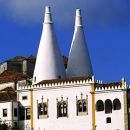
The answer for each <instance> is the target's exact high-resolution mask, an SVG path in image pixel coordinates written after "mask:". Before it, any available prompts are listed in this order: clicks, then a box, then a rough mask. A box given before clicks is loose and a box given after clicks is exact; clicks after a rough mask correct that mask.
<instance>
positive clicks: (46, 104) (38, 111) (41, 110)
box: [37, 96, 49, 119]
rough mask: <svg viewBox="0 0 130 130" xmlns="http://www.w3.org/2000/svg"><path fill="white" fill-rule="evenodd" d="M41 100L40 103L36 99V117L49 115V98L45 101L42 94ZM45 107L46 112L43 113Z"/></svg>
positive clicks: (40, 117) (41, 117)
mask: <svg viewBox="0 0 130 130" xmlns="http://www.w3.org/2000/svg"><path fill="white" fill-rule="evenodd" d="M41 100H42V101H41V102H40V103H39V102H38V100H37V118H38V119H43V118H48V117H49V114H48V102H49V99H47V101H46V102H45V101H44V98H43V96H42V98H41ZM39 106H40V108H39ZM45 109H46V113H45ZM40 112H42V113H41V114H40Z"/></svg>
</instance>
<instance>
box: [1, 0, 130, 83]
mask: <svg viewBox="0 0 130 130" xmlns="http://www.w3.org/2000/svg"><path fill="white" fill-rule="evenodd" d="M46 5H47V6H51V9H52V14H53V21H54V28H55V32H56V36H57V39H58V43H59V47H60V50H61V52H62V54H63V55H66V56H68V55H69V49H70V45H71V41H72V37H73V32H74V18H75V10H76V9H77V8H80V9H81V10H82V16H83V25H84V31H85V36H86V41H87V46H88V49H89V53H90V57H91V62H92V66H93V71H94V75H95V77H96V79H98V80H103V81H105V82H116V81H121V78H122V77H125V79H126V81H127V83H128V84H130V0H28V1H27V0H0V45H1V46H0V62H3V61H5V60H7V59H10V58H13V57H15V56H18V55H22V56H26V57H28V56H29V55H31V54H33V55H36V54H37V49H38V45H39V41H40V37H41V32H42V23H43V19H44V8H45V6H46ZM77 57H78V56H77Z"/></svg>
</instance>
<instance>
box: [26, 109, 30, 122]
mask: <svg viewBox="0 0 130 130" xmlns="http://www.w3.org/2000/svg"><path fill="white" fill-rule="evenodd" d="M29 119H30V108H26V120H29Z"/></svg>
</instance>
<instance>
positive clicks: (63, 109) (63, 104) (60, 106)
mask: <svg viewBox="0 0 130 130" xmlns="http://www.w3.org/2000/svg"><path fill="white" fill-rule="evenodd" d="M67 109H68V105H67V101H60V102H58V103H57V117H67V113H68V110H67Z"/></svg>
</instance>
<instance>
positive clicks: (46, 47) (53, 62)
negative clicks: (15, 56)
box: [33, 6, 66, 84]
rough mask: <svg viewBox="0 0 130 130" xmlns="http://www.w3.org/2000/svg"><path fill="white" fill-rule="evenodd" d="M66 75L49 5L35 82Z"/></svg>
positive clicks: (35, 70) (37, 61) (35, 71)
mask: <svg viewBox="0 0 130 130" xmlns="http://www.w3.org/2000/svg"><path fill="white" fill-rule="evenodd" d="M65 76H66V74H65V68H64V64H63V59H62V56H61V53H60V50H59V47H58V44H57V40H56V37H55V33H54V31H53V22H52V17H51V9H50V7H48V6H47V7H46V8H45V17H44V23H43V31H42V36H41V41H40V45H39V49H38V54H37V59H36V65H35V69H34V75H33V84H37V83H39V82H41V81H42V80H51V79H58V78H63V77H65Z"/></svg>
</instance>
